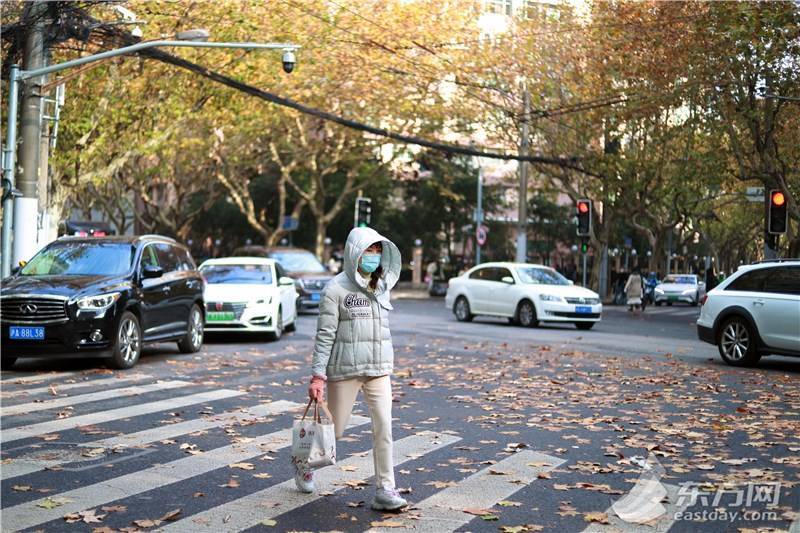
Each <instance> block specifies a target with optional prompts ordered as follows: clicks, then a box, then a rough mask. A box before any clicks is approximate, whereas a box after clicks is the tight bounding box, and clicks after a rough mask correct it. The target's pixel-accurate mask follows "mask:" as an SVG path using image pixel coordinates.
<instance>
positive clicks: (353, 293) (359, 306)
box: [311, 228, 401, 381]
mask: <svg viewBox="0 0 800 533" xmlns="http://www.w3.org/2000/svg"><path fill="white" fill-rule="evenodd" d="M375 242H380V243H381V244H382V245H383V252H382V253H381V268H382V269H383V273H382V275H381V278H380V279H379V280H378V285H377V287H376V289H375V291H374V292H372V291H370V290H369V289H368V287H367V283H368V280H367V279H364V277H362V276H361V274H359V273H358V272H357V271H356V269H357V267H358V260H359V258H360V257H361V255H362V254H363V253H364V250H366V249H367V248H369V246H370V245H371V244H373V243H375ZM400 265H401V260H400V250H398V248H397V246H395V244H394V243H393V242H392V241H390V240H389V239H387V238H386V237H384V236H382V235H381V234H380V233H378V232H377V231H375V230H373V229H372V228H354V229H353V230H352V231H351V232H350V235H348V236H347V243H346V244H345V248H344V270H343V271H342V272H340V273H339V274H337V275H336V277H334V278H333V279H332V280H331V281H329V282H328V285H327V286H326V287H325V290H324V291H323V293H322V297H321V299H320V304H319V319H318V320H317V336H316V340H315V343H314V353H313V355H312V361H311V372H312V374H313V375H315V376H325V375H327V377H328V379H329V380H331V381H336V380H341V379H347V378H352V377H356V376H384V375H386V374H391V372H392V369H393V368H394V349H393V347H392V336H391V333H390V332H389V313H388V312H389V311H390V310H391V309H392V304H391V303H389V290H390V289H392V288H393V287H394V286H395V284H396V283H397V280H398V279H399V277H400Z"/></svg>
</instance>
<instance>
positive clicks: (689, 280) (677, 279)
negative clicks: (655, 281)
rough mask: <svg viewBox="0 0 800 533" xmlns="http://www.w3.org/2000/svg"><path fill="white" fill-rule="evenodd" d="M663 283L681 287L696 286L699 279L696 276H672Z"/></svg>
mask: <svg viewBox="0 0 800 533" xmlns="http://www.w3.org/2000/svg"><path fill="white" fill-rule="evenodd" d="M661 283H678V284H681V285H694V284H695V283H697V278H695V277H694V276H674V275H670V276H667V277H666V278H664V281H662V282H661Z"/></svg>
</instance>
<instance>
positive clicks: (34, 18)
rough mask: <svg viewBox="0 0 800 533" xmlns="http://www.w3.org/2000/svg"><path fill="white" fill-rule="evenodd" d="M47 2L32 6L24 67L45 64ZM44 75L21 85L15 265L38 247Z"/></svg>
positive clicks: (15, 212)
mask: <svg viewBox="0 0 800 533" xmlns="http://www.w3.org/2000/svg"><path fill="white" fill-rule="evenodd" d="M47 9H48V7H47V3H46V2H44V1H42V0H37V1H36V2H34V3H33V4H32V5H31V8H30V11H29V13H28V20H29V21H31V22H32V24H31V27H30V29H29V30H28V35H27V38H26V41H25V55H24V69H25V70H36V69H40V68H42V67H44V66H45V57H46V56H47V53H46V49H45V48H46V44H45V38H46V36H45V16H46V14H47ZM43 82H44V76H39V77H38V78H34V79H32V80H30V82H28V83H27V84H25V86H24V91H23V94H22V105H21V112H20V141H21V142H20V146H19V154H20V155H19V167H18V168H19V175H18V179H17V188H18V189H19V191H20V192H21V193H22V195H21V196H19V197H17V198H16V199H15V201H14V229H15V232H14V233H15V235H14V254H13V257H14V263H13V264H14V265H15V264H16V263H17V262H18V261H21V260H25V261H27V260H28V259H30V258H31V257H32V256H33V254H34V253H36V250H37V249H38V244H37V236H38V226H39V194H38V182H39V163H40V156H41V147H40V143H41V141H42V94H41V86H42V84H43Z"/></svg>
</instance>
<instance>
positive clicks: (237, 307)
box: [206, 302, 247, 320]
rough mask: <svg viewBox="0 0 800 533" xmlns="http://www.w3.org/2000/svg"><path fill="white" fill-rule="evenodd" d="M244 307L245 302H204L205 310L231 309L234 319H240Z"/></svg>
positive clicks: (245, 305)
mask: <svg viewBox="0 0 800 533" xmlns="http://www.w3.org/2000/svg"><path fill="white" fill-rule="evenodd" d="M246 307H247V303H246V302H233V303H231V302H206V312H208V311H211V312H217V311H233V315H234V320H241V319H242V314H244V310H245V308H246Z"/></svg>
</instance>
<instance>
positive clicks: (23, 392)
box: [0, 374, 152, 399]
mask: <svg viewBox="0 0 800 533" xmlns="http://www.w3.org/2000/svg"><path fill="white" fill-rule="evenodd" d="M150 378H152V376H148V375H147V374H130V375H128V374H125V375H122V376H110V377H103V378H99V379H91V380H86V381H78V382H76V383H59V384H53V383H51V384H50V385H47V386H44V387H34V388H32V389H17V390H12V391H9V390H4V391H0V398H3V399H5V398H16V397H17V396H35V395H37V394H43V393H48V394H52V393H53V391H55V392H56V393H57V394H58V393H61V392H62V391H65V390H72V389H80V388H82V387H91V386H96V385H100V386H104V385H111V384H117V383H130V382H131V381H144V380H145V379H150Z"/></svg>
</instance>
